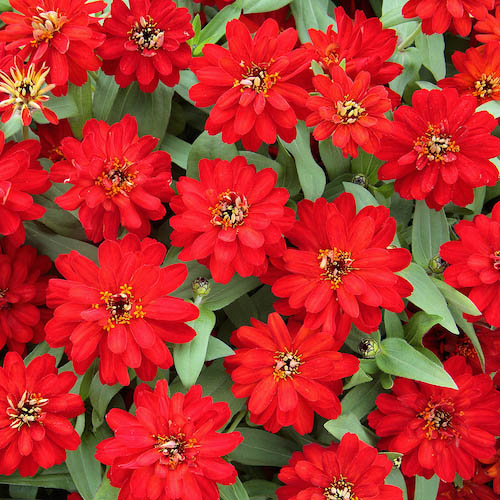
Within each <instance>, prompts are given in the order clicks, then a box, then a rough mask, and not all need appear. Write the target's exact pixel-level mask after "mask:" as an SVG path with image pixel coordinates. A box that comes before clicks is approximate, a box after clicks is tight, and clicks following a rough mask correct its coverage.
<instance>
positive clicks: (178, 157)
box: [160, 134, 191, 170]
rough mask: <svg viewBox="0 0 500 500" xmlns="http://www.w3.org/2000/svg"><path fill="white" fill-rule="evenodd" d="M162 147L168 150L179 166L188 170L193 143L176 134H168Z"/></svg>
mask: <svg viewBox="0 0 500 500" xmlns="http://www.w3.org/2000/svg"><path fill="white" fill-rule="evenodd" d="M160 149H161V150H163V151H166V152H167V153H169V154H170V156H171V157H172V161H173V162H174V163H175V164H176V165H179V167H181V168H183V169H184V170H186V168H187V163H188V156H189V151H190V150H191V144H189V142H186V141H183V140H182V139H179V138H178V137H176V136H175V135H172V134H166V135H165V139H164V142H163V144H162V145H161V146H160Z"/></svg>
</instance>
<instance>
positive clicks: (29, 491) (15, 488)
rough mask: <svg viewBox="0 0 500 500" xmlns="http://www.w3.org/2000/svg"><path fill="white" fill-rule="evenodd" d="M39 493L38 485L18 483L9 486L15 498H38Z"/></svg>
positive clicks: (22, 499)
mask: <svg viewBox="0 0 500 500" xmlns="http://www.w3.org/2000/svg"><path fill="white" fill-rule="evenodd" d="M37 493H38V486H21V485H17V484H11V485H10V486H9V495H10V496H11V497H12V498H15V499H19V500H30V499H32V498H36V495H37Z"/></svg>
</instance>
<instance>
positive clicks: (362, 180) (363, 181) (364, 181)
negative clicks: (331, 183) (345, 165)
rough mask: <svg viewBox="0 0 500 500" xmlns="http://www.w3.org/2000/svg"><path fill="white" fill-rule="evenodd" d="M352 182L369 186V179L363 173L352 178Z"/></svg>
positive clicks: (365, 186)
mask: <svg viewBox="0 0 500 500" xmlns="http://www.w3.org/2000/svg"><path fill="white" fill-rule="evenodd" d="M352 183H353V184H357V185H358V186H363V187H364V188H367V187H368V179H367V178H366V176H365V175H363V174H356V175H354V176H353V178H352Z"/></svg>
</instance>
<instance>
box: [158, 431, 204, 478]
mask: <svg viewBox="0 0 500 500" xmlns="http://www.w3.org/2000/svg"><path fill="white" fill-rule="evenodd" d="M153 438H154V439H156V444H155V445H154V447H155V449H156V450H157V451H158V453H161V454H162V455H163V456H164V457H165V459H166V463H165V462H164V461H163V460H160V463H163V464H164V465H168V467H169V468H170V469H175V468H176V467H177V466H178V465H179V464H181V463H182V462H184V461H185V460H186V455H185V452H186V450H187V449H189V448H198V447H199V444H198V442H197V440H196V439H194V438H191V439H188V440H187V441H186V440H185V438H186V436H185V434H183V433H182V432H180V433H179V434H177V435H175V436H166V435H165V434H155V435H153ZM162 458H163V457H162Z"/></svg>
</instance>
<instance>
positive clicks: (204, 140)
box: [186, 7, 238, 179]
mask: <svg viewBox="0 0 500 500" xmlns="http://www.w3.org/2000/svg"><path fill="white" fill-rule="evenodd" d="M226 8H227V7H226ZM235 156H238V150H237V149H236V146H235V145H234V144H226V143H225V142H222V139H221V135H220V134H217V135H209V134H208V132H207V131H206V130H205V131H204V132H202V133H201V134H200V135H199V136H198V137H197V138H196V140H195V141H194V142H193V145H192V146H191V149H190V150H189V154H188V158H187V169H186V175H187V176H188V177H191V178H192V179H199V178H200V176H199V173H198V163H199V161H200V160H201V159H203V158H207V159H209V160H214V159H216V158H219V159H221V160H227V161H231V160H232V159H233V158H234V157H235Z"/></svg>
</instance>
